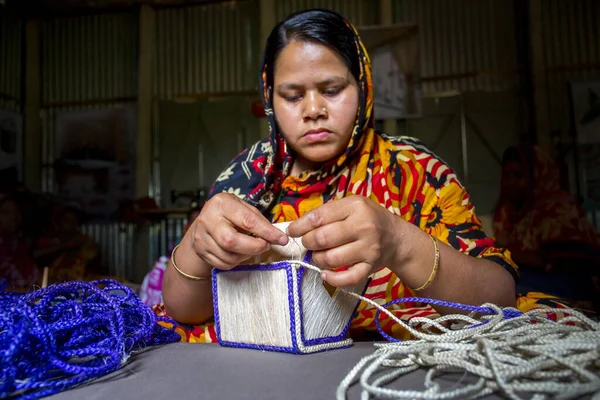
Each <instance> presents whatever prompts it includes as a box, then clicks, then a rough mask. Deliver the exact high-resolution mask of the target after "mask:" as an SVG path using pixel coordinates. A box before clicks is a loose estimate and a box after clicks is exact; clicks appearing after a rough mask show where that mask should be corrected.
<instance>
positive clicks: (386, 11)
mask: <svg viewBox="0 0 600 400" xmlns="http://www.w3.org/2000/svg"><path fill="white" fill-rule="evenodd" d="M379 21H380V24H381V25H392V24H393V23H394V8H393V7H392V0H381V9H380V16H379ZM375 117H377V116H375ZM383 131H384V132H385V133H387V134H388V135H392V136H395V135H397V134H398V120H396V119H385V120H383Z"/></svg>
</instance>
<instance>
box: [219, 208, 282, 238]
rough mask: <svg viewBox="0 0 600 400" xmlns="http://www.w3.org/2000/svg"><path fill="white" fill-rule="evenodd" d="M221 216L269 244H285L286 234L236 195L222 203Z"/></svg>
mask: <svg viewBox="0 0 600 400" xmlns="http://www.w3.org/2000/svg"><path fill="white" fill-rule="evenodd" d="M222 210H223V213H222V214H221V215H222V217H223V218H225V219H227V220H228V221H229V222H230V223H231V225H233V226H234V227H235V228H236V229H238V230H240V231H243V232H248V233H251V234H253V235H255V236H257V237H259V238H262V239H264V240H266V241H267V242H269V243H271V244H280V245H285V244H286V243H287V241H288V238H287V236H286V235H285V234H284V233H283V232H281V231H280V230H279V229H277V228H276V227H274V226H273V224H272V223H271V222H269V220H268V219H266V218H265V217H264V216H263V215H262V214H261V213H260V212H259V211H258V210H256V209H255V208H254V207H252V206H250V205H249V204H246V203H244V202H243V201H241V200H240V199H238V198H237V197H233V196H232V197H231V198H228V199H226V200H225V201H224V204H222Z"/></svg>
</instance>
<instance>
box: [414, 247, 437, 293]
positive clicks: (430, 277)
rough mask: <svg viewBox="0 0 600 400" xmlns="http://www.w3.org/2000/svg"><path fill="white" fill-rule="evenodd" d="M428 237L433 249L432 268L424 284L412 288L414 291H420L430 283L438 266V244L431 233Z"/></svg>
mask: <svg viewBox="0 0 600 400" xmlns="http://www.w3.org/2000/svg"><path fill="white" fill-rule="evenodd" d="M429 237H430V238H431V240H432V241H433V247H434V249H435V259H434V261H433V269H432V270H431V274H429V279H427V281H426V282H425V283H424V284H422V285H421V286H419V287H418V288H416V289H413V290H414V291H415V292H418V291H421V290H423V289H425V288H426V287H427V286H429V284H431V282H432V281H433V279H434V278H435V276H436V274H437V271H438V268H439V267H440V247H439V246H438V243H437V240H435V238H434V237H433V236H432V235H429Z"/></svg>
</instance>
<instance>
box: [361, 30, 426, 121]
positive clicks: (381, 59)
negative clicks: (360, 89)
mask: <svg viewBox="0 0 600 400" xmlns="http://www.w3.org/2000/svg"><path fill="white" fill-rule="evenodd" d="M359 31H360V32H361V38H362V41H363V43H364V44H365V47H366V48H367V50H368V52H369V54H370V57H371V66H372V76H373V91H374V95H375V99H374V113H375V119H377V120H385V119H407V118H419V117H420V116H421V102H422V97H423V96H422V85H421V78H420V72H421V68H420V63H421V61H420V53H419V29H418V27H417V26H416V25H411V24H406V25H388V26H363V27H360V29H359Z"/></svg>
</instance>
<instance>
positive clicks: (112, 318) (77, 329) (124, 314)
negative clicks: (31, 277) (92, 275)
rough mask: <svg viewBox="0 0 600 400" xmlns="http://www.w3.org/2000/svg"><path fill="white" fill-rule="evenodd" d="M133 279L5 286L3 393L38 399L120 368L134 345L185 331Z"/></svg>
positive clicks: (1, 309) (0, 319) (0, 337)
mask: <svg viewBox="0 0 600 400" xmlns="http://www.w3.org/2000/svg"><path fill="white" fill-rule="evenodd" d="M159 320H160V321H166V322H171V323H173V321H170V320H169V319H167V318H162V317H157V316H156V315H155V314H154V312H153V311H152V310H151V309H150V307H148V306H147V305H145V304H144V303H143V302H142V301H141V300H140V299H139V297H138V296H137V295H136V294H135V293H134V292H133V291H132V290H131V289H130V288H128V287H127V286H125V285H123V284H121V283H119V282H117V281H114V280H99V281H94V282H89V283H88V282H82V281H75V282H66V283H62V284H57V285H51V286H48V287H46V288H44V289H39V290H36V291H33V292H31V293H27V294H23V293H11V292H5V291H2V292H1V293H0V356H1V360H0V398H3V397H6V396H9V395H17V396H19V398H22V399H38V398H41V397H45V396H49V395H52V394H55V393H58V392H61V391H64V390H66V389H69V388H71V387H74V386H76V385H79V384H82V383H85V382H88V381H90V380H92V379H95V378H98V377H101V376H103V375H106V374H108V373H110V372H113V371H116V370H117V369H119V368H120V367H121V366H122V365H123V363H124V361H125V360H126V359H127V357H128V356H129V355H130V354H131V353H132V352H134V351H136V350H140V349H142V348H144V347H148V346H154V345H158V344H166V343H172V342H177V341H179V340H180V336H179V335H178V334H177V333H175V332H174V331H173V330H170V329H167V328H164V327H162V326H160V325H159V324H157V322H158V321H159Z"/></svg>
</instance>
